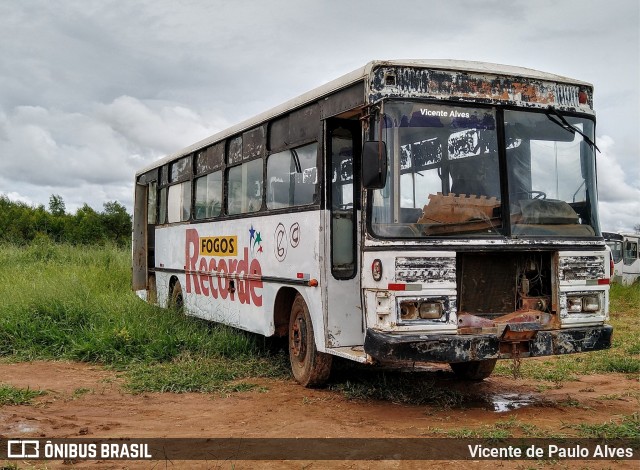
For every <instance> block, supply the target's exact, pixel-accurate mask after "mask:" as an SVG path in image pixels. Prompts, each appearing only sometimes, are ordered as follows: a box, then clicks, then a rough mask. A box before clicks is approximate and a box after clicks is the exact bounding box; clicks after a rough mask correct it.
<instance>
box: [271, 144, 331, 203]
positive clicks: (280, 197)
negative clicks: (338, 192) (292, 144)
mask: <svg viewBox="0 0 640 470" xmlns="http://www.w3.org/2000/svg"><path fill="white" fill-rule="evenodd" d="M317 154H318V144H317V143H313V144H310V145H305V146H304V147H299V148H297V149H292V150H285V151H284V152H279V153H275V154H273V155H270V156H269V158H268V160H267V208H268V209H279V208H282V207H291V206H301V205H307V204H312V203H313V202H314V199H315V193H316V185H317V182H318V169H317V167H316V158H317Z"/></svg>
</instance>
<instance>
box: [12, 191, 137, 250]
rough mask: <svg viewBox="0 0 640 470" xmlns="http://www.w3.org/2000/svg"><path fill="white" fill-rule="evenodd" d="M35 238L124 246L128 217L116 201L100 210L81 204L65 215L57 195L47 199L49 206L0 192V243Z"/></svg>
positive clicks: (127, 229) (64, 209)
mask: <svg viewBox="0 0 640 470" xmlns="http://www.w3.org/2000/svg"><path fill="white" fill-rule="evenodd" d="M38 238H45V239H49V240H51V241H54V242H61V243H72V244H79V245H89V244H104V243H114V244H116V245H119V246H127V245H129V243H130V240H131V216H130V215H129V214H128V213H127V209H126V208H125V207H124V206H123V205H122V204H120V203H119V202H118V201H109V202H105V203H104V204H103V210H102V211H101V212H97V211H95V210H94V209H92V208H91V207H90V206H89V205H88V204H84V205H83V206H82V207H81V208H79V209H78V210H77V211H76V213H75V214H68V213H67V212H66V208H65V203H64V200H63V199H62V197H60V196H59V195H56V194H53V195H51V197H50V198H49V207H48V209H47V208H45V207H44V205H42V204H41V205H39V206H31V205H29V204H25V203H24V202H17V201H10V200H9V198H8V197H7V196H4V195H0V242H9V243H15V244H25V243H30V242H32V241H34V240H36V239H38Z"/></svg>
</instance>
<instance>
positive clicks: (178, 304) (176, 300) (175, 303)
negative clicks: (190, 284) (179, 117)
mask: <svg viewBox="0 0 640 470" xmlns="http://www.w3.org/2000/svg"><path fill="white" fill-rule="evenodd" d="M169 308H172V309H174V310H177V311H178V312H182V310H183V309H184V297H183V296H182V287H181V286H180V282H179V281H176V283H175V284H174V285H173V289H171V296H170V297H169Z"/></svg>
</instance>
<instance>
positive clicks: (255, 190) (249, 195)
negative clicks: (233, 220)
mask: <svg viewBox="0 0 640 470" xmlns="http://www.w3.org/2000/svg"><path fill="white" fill-rule="evenodd" d="M227 178H228V185H229V195H228V201H227V212H228V214H229V215H234V214H244V213H247V212H257V211H259V210H260V208H261V207H262V159H257V160H252V161H250V162H247V163H243V164H242V165H239V166H235V167H233V168H230V169H229V172H228V173H227Z"/></svg>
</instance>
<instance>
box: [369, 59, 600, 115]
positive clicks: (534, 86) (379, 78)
mask: <svg viewBox="0 0 640 470" xmlns="http://www.w3.org/2000/svg"><path fill="white" fill-rule="evenodd" d="M409 96H411V97H414V98H415V97H421V98H435V99H449V100H450V99H455V100H457V101H466V102H485V103H502V104H508V105H519V106H529V107H538V108H546V107H547V106H549V105H553V106H558V107H562V108H565V109H570V110H578V109H580V110H582V111H585V110H586V111H590V110H591V109H592V108H593V90H592V88H591V87H590V86H587V85H579V84H567V83H558V82H554V81H546V80H542V79H539V78H532V77H518V76H508V77H507V76H503V75H499V74H492V73H478V72H467V71H461V70H457V71H451V70H437V69H429V68H416V67H402V66H381V67H378V68H377V69H375V70H374V71H373V72H372V77H371V83H370V94H369V99H370V101H371V102H377V101H379V100H381V99H382V98H404V97H409ZM581 100H583V101H585V103H584V104H582V103H581V102H580V101H581ZM585 108H586V109H585Z"/></svg>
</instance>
